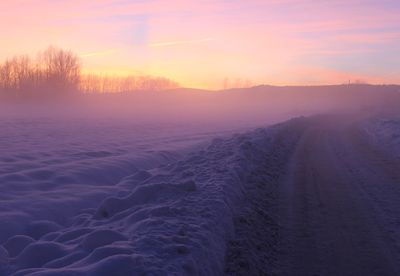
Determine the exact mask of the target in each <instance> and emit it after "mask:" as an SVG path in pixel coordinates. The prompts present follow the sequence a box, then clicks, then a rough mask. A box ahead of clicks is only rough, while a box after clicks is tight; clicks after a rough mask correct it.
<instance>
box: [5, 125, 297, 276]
mask: <svg viewBox="0 0 400 276" xmlns="http://www.w3.org/2000/svg"><path fill="white" fill-rule="evenodd" d="M303 124H304V119H302V118H299V119H293V120H291V121H289V122H287V123H284V124H280V125H276V126H274V127H271V128H268V129H257V130H255V131H252V132H249V133H246V134H237V135H234V136H232V137H231V138H228V139H215V140H213V141H212V143H211V144H209V145H208V146H207V147H205V148H203V149H200V150H197V151H194V152H192V153H190V154H188V155H187V156H186V157H185V158H184V159H182V160H177V161H175V162H170V163H167V164H165V165H162V166H160V167H158V168H154V169H147V170H146V169H140V170H135V171H133V172H132V175H129V176H127V177H125V178H123V179H122V180H120V181H119V183H118V184H116V185H115V186H114V188H115V189H117V191H115V192H114V193H111V194H110V195H109V196H106V197H105V198H104V199H103V200H102V201H101V202H99V201H97V204H98V206H97V207H96V208H91V209H82V210H81V212H80V213H78V214H77V215H75V216H74V217H73V218H72V219H70V220H68V222H69V223H64V224H59V223H57V222H55V221H51V220H34V221H31V222H29V224H28V225H27V226H26V228H24V229H23V231H22V233H23V235H22V234H20V235H15V236H11V237H9V238H8V240H7V241H5V242H3V244H2V247H0V264H1V267H0V275H10V274H13V273H14V275H18V276H22V275H31V276H33V275H34V276H38V275H41V276H43V275H48V276H50V275H221V274H223V272H224V271H225V270H226V264H225V263H226V262H225V260H226V257H227V252H229V251H230V250H231V246H230V245H229V241H231V240H234V239H235V235H236V233H235V231H236V228H237V226H236V225H235V224H236V222H237V221H238V220H240V215H245V213H242V212H241V211H240V207H241V206H242V203H243V202H244V201H245V200H246V196H247V195H248V193H249V191H252V192H253V193H261V192H263V191H264V190H265V189H267V187H268V186H270V185H272V183H273V178H274V177H275V175H274V173H272V171H273V170H276V167H271V168H270V170H269V168H268V166H269V165H270V166H273V164H274V163H275V162H276V163H277V164H279V159H280V158H282V156H284V155H285V154H282V153H285V152H289V151H290V149H291V148H293V147H294V145H295V144H296V142H297V140H298V138H299V137H300V136H301V133H302V131H303V130H304V126H303ZM99 154H100V155H101V156H104V155H105V153H104V152H102V153H96V154H91V156H93V155H94V156H95V157H96V156H98V155H99ZM266 160H268V162H266ZM36 177H40V178H43V179H45V178H48V177H52V176H51V174H48V173H44V172H43V173H39V175H37V176H36ZM250 180H251V181H250ZM91 188H92V189H93V190H94V191H93V193H95V192H96V191H95V190H96V187H95V186H93V187H91ZM92 200H93V199H92ZM96 200H98V198H96V199H95V201H96ZM70 204H73V202H70V203H67V204H66V205H65V208H67V209H68V208H69V206H70ZM85 208H86V206H85ZM262 215H263V216H266V214H262ZM3 216H4V215H3ZM6 218H7V217H6ZM13 219H14V218H13ZM20 219H21V220H22V219H24V217H23V216H21V218H20ZM17 227H18V225H13V226H12V227H11V228H10V229H9V230H7V231H9V232H13V231H16V230H15V229H14V228H17ZM230 261H232V265H235V264H234V263H235V262H234V260H232V258H231V259H230ZM255 261H258V260H255Z"/></svg>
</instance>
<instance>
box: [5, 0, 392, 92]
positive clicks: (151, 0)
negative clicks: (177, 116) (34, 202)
mask: <svg viewBox="0 0 400 276" xmlns="http://www.w3.org/2000/svg"><path fill="white" fill-rule="evenodd" d="M399 14H400V1H399V0H374V1H372V0H241V1H239V0H231V1H228V0H198V1H193V0H93V1H91V0H85V1H82V0H13V1H8V0H7V1H0V37H1V45H0V60H4V59H6V58H7V57H10V56H13V55H20V54H30V55H34V53H36V52H38V51H40V50H43V49H45V48H47V47H48V46H49V45H53V46H57V47H61V48H65V49H70V50H72V51H74V52H75V53H77V54H78V55H79V56H80V57H81V59H82V63H83V66H84V68H85V69H84V70H85V72H88V73H101V74H112V75H127V74H140V75H143V74H149V75H157V76H163V77H167V78H170V79H173V80H175V81H177V82H179V83H180V84H181V85H182V86H185V87H194V88H204V89H220V88H223V86H228V87H233V86H244V85H256V84H271V85H320V84H338V83H347V82H349V81H352V82H354V81H363V82H369V83H379V84H381V83H400V16H399Z"/></svg>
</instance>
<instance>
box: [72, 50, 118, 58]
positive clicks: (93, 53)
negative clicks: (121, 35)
mask: <svg viewBox="0 0 400 276" xmlns="http://www.w3.org/2000/svg"><path fill="white" fill-rule="evenodd" d="M116 52H117V49H111V50H107V51H101V52H91V53H85V54H82V55H80V57H81V58H88V57H98V56H108V55H112V54H114V53H116Z"/></svg>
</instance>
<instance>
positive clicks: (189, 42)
mask: <svg viewBox="0 0 400 276" xmlns="http://www.w3.org/2000/svg"><path fill="white" fill-rule="evenodd" d="M212 40H214V38H210V37H209V38H202V39H194V40H178V41H165V42H157V43H151V44H149V46H150V47H168V46H175V45H184V44H197V43H205V42H209V41H212Z"/></svg>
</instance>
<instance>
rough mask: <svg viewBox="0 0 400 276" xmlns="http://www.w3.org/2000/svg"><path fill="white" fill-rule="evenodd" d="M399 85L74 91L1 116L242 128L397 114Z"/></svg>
mask: <svg viewBox="0 0 400 276" xmlns="http://www.w3.org/2000/svg"><path fill="white" fill-rule="evenodd" d="M399 90H400V88H399V86H373V85H337V86H314V87H312V86H311V87H274V86H258V87H253V88H246V89H230V90H222V91H205V90H196V89H185V88H180V89H174V90H165V91H134V92H129V93H128V92H127V93H106V94H95V93H91V94H83V93H70V94H69V95H68V94H67V95H63V96H62V97H51V98H45V97H40V98H33V99H32V98H29V99H23V98H22V99H21V98H20V99H18V100H3V101H2V104H1V111H0V115H1V116H2V117H3V118H7V117H15V118H41V117H48V118H54V119H55V118H71V119H74V118H75V119H80V118H82V119H83V118H85V119H100V120H104V119H115V120H120V121H128V122H130V123H135V124H149V123H150V124H157V123H167V124H175V123H177V124H191V125H199V126H200V125H203V126H209V127H217V128H218V127H222V128H224V127H225V128H235V127H238V128H242V127H256V126H265V125H269V124H272V123H276V122H280V121H284V120H287V119H290V118H292V117H298V116H307V115H311V114H321V113H350V112H351V113H354V112H360V111H362V112H364V113H365V112H368V113H370V114H376V113H382V112H386V113H387V112H396V109H397V108H396V107H397V106H398V105H399V103H400V92H399Z"/></svg>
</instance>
